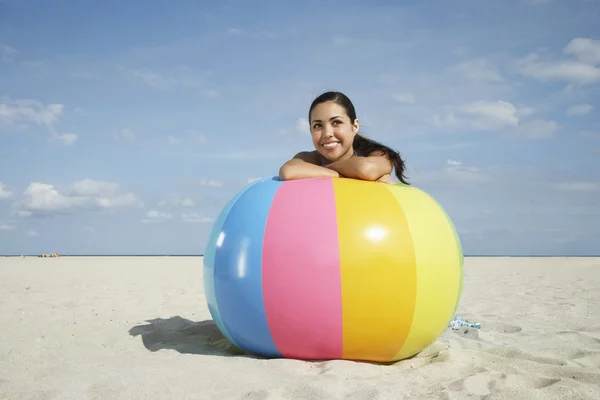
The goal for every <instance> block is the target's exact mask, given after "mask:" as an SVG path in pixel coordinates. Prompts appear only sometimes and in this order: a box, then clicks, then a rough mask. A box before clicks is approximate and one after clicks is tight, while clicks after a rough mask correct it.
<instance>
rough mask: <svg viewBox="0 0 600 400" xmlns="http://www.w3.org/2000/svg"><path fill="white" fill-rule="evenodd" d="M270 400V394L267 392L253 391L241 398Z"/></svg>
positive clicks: (244, 399)
mask: <svg viewBox="0 0 600 400" xmlns="http://www.w3.org/2000/svg"><path fill="white" fill-rule="evenodd" d="M267 398H269V392H267V391H266V390H253V391H251V392H248V393H246V394H244V395H243V396H242V397H240V400H266V399H267Z"/></svg>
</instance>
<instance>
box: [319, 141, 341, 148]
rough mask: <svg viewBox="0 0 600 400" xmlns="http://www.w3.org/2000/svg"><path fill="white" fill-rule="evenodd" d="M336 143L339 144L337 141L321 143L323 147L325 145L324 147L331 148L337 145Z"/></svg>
mask: <svg viewBox="0 0 600 400" xmlns="http://www.w3.org/2000/svg"><path fill="white" fill-rule="evenodd" d="M338 145H339V143H338V142H334V143H325V144H323V147H325V148H326V149H333V148H335V147H337V146H338Z"/></svg>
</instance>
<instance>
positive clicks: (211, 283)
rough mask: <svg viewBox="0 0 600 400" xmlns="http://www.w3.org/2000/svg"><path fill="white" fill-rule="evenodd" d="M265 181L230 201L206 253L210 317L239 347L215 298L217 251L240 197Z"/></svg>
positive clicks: (217, 221)
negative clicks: (229, 217) (226, 220)
mask: <svg viewBox="0 0 600 400" xmlns="http://www.w3.org/2000/svg"><path fill="white" fill-rule="evenodd" d="M262 180H264V179H261V180H258V181H254V182H252V183H251V184H249V185H248V186H246V187H245V188H244V189H243V190H242V191H240V192H239V193H238V194H237V195H236V196H235V197H234V198H233V199H231V200H230V201H229V203H227V204H226V205H225V207H224V208H223V210H221V212H220V213H219V216H218V217H217V220H216V221H215V222H214V224H213V227H212V230H211V232H210V236H209V237H208V242H207V244H206V249H205V251H204V269H203V276H204V293H205V296H206V302H207V303H208V310H209V311H210V315H211V316H212V318H213V320H214V321H215V324H217V327H218V328H219V330H220V331H221V333H223V336H225V337H226V338H227V340H229V341H230V342H231V343H233V344H234V345H236V346H238V347H239V345H238V344H237V343H236V342H235V341H234V340H233V338H232V337H231V335H230V334H229V332H228V331H227V329H226V328H225V325H224V324H223V320H222V319H221V313H220V312H219V304H218V302H217V298H216V296H215V254H216V251H217V247H218V246H219V245H220V243H219V241H220V238H221V237H222V235H223V225H224V224H225V219H226V218H227V216H228V215H229V212H230V211H231V208H232V207H233V205H234V204H235V203H236V202H237V201H238V199H239V198H240V196H242V195H243V194H244V193H245V192H246V190H248V189H249V188H251V187H252V186H253V185H255V184H258V183H259V182H260V181H262Z"/></svg>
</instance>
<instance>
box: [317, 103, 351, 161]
mask: <svg viewBox="0 0 600 400" xmlns="http://www.w3.org/2000/svg"><path fill="white" fill-rule="evenodd" d="M308 121H309V123H310V134H311V136H312V141H313V145H314V146H315V149H316V150H317V151H318V152H319V153H320V154H321V155H322V156H323V157H325V158H326V159H327V160H329V161H338V160H343V159H346V158H349V157H352V154H353V142H354V137H355V136H356V134H357V133H358V128H359V123H358V119H356V113H355V112H354V106H353V105H352V103H351V102H350V99H348V98H347V97H346V96H344V95H343V94H342V93H337V92H327V93H323V94H322V95H320V96H319V97H317V98H316V99H315V100H314V101H313V103H312V104H311V106H310V110H309V112H308Z"/></svg>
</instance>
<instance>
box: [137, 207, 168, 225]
mask: <svg viewBox="0 0 600 400" xmlns="http://www.w3.org/2000/svg"><path fill="white" fill-rule="evenodd" d="M172 218H173V215H171V214H170V213H167V212H161V211H157V210H150V211H148V212H147V213H146V218H144V219H142V222H143V223H145V224H147V223H152V222H165V221H168V220H170V219H172Z"/></svg>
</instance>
